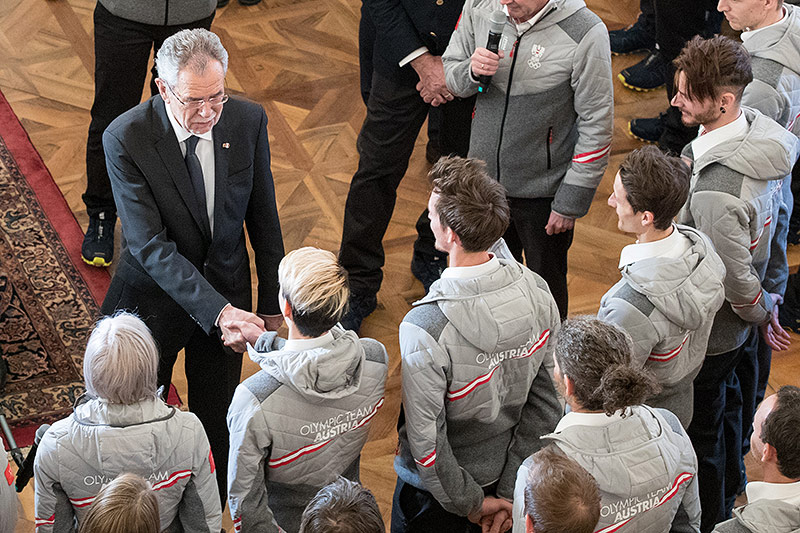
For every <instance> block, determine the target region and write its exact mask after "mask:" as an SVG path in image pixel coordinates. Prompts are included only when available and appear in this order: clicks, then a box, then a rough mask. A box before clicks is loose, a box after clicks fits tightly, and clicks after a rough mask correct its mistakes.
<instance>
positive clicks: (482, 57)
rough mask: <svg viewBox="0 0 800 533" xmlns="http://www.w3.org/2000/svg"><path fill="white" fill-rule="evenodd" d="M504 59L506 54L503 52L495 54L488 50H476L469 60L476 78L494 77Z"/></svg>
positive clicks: (499, 51)
mask: <svg viewBox="0 0 800 533" xmlns="http://www.w3.org/2000/svg"><path fill="white" fill-rule="evenodd" d="M503 57H505V54H504V53H503V51H502V50H498V51H497V53H496V54H495V53H494V52H490V51H489V50H487V49H486V48H476V49H475V52H473V53H472V57H470V60H469V65H470V68H471V69H472V75H473V76H474V77H476V78H477V77H478V76H494V75H495V74H496V73H497V67H499V66H500V60H501V59H502V58H503Z"/></svg>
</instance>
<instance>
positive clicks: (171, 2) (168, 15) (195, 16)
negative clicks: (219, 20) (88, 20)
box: [98, 0, 217, 26]
mask: <svg viewBox="0 0 800 533" xmlns="http://www.w3.org/2000/svg"><path fill="white" fill-rule="evenodd" d="M98 1H99V2H100V3H101V4H102V5H103V7H104V8H106V9H107V10H108V11H109V12H110V13H111V14H112V15H116V16H118V17H120V18H124V19H127V20H132V21H134V22H141V23H142V24H152V25H155V26H174V25H177V24H187V23H189V22H194V21H196V20H200V19H204V18H206V17H208V16H209V15H211V13H213V12H214V10H215V9H217V1H216V0H98Z"/></svg>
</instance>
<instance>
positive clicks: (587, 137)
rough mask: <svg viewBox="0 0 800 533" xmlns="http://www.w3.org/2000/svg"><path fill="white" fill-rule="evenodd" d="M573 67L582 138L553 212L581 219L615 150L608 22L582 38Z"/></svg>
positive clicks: (555, 200)
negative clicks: (612, 148) (610, 155)
mask: <svg viewBox="0 0 800 533" xmlns="http://www.w3.org/2000/svg"><path fill="white" fill-rule="evenodd" d="M572 69H573V70H572V78H571V84H572V90H573V91H574V93H575V96H574V106H575V113H576V114H577V115H578V118H577V120H576V122H575V126H576V128H577V130H578V140H577V141H576V143H575V148H574V149H573V156H572V163H571V164H570V166H569V168H568V169H567V173H566V174H565V175H564V179H563V180H562V181H561V185H560V186H559V187H558V190H557V191H556V195H555V198H554V199H553V211H555V212H556V213H559V214H561V215H565V216H569V217H573V218H577V217H582V216H583V215H585V214H586V212H587V211H589V206H590V205H591V203H592V198H594V193H595V190H596V189H597V186H598V185H599V184H600V180H601V179H603V172H605V169H606V166H608V157H609V154H610V153H611V133H612V130H613V127H614V85H613V82H612V77H611V52H610V48H609V44H608V31H607V30H606V27H605V25H604V24H602V23H600V24H596V25H595V26H594V27H592V29H590V30H589V31H588V32H587V33H586V35H585V36H584V38H583V40H581V42H580V44H579V45H578V48H577V50H576V51H575V56H574V60H573V67H572Z"/></svg>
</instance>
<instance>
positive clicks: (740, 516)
mask: <svg viewBox="0 0 800 533" xmlns="http://www.w3.org/2000/svg"><path fill="white" fill-rule="evenodd" d="M714 533H800V507H798V506H796V505H792V504H790V503H786V502H782V501H780V500H757V501H755V502H753V503H749V504H747V505H743V506H741V507H738V508H736V509H734V510H733V518H731V519H730V520H726V521H725V522H720V523H719V524H717V526H716V527H715V528H714Z"/></svg>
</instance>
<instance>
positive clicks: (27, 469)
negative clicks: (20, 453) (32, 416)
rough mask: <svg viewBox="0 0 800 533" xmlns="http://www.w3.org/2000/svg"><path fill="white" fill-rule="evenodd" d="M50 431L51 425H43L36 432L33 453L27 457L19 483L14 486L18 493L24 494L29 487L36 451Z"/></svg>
mask: <svg viewBox="0 0 800 533" xmlns="http://www.w3.org/2000/svg"><path fill="white" fill-rule="evenodd" d="M48 429H50V424H42V425H41V426H39V429H37V430H36V436H35V437H34V438H33V444H32V445H31V451H29V452H28V456H27V457H25V461H23V462H22V466H21V467H20V469H19V471H18V472H17V481H16V483H15V484H14V488H15V489H16V491H17V492H22V489H24V488H25V485H27V484H28V481H30V480H31V478H32V477H33V461H34V460H35V459H36V450H37V449H38V448H39V442H40V441H41V440H42V437H43V436H44V434H45V432H47V430H48Z"/></svg>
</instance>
